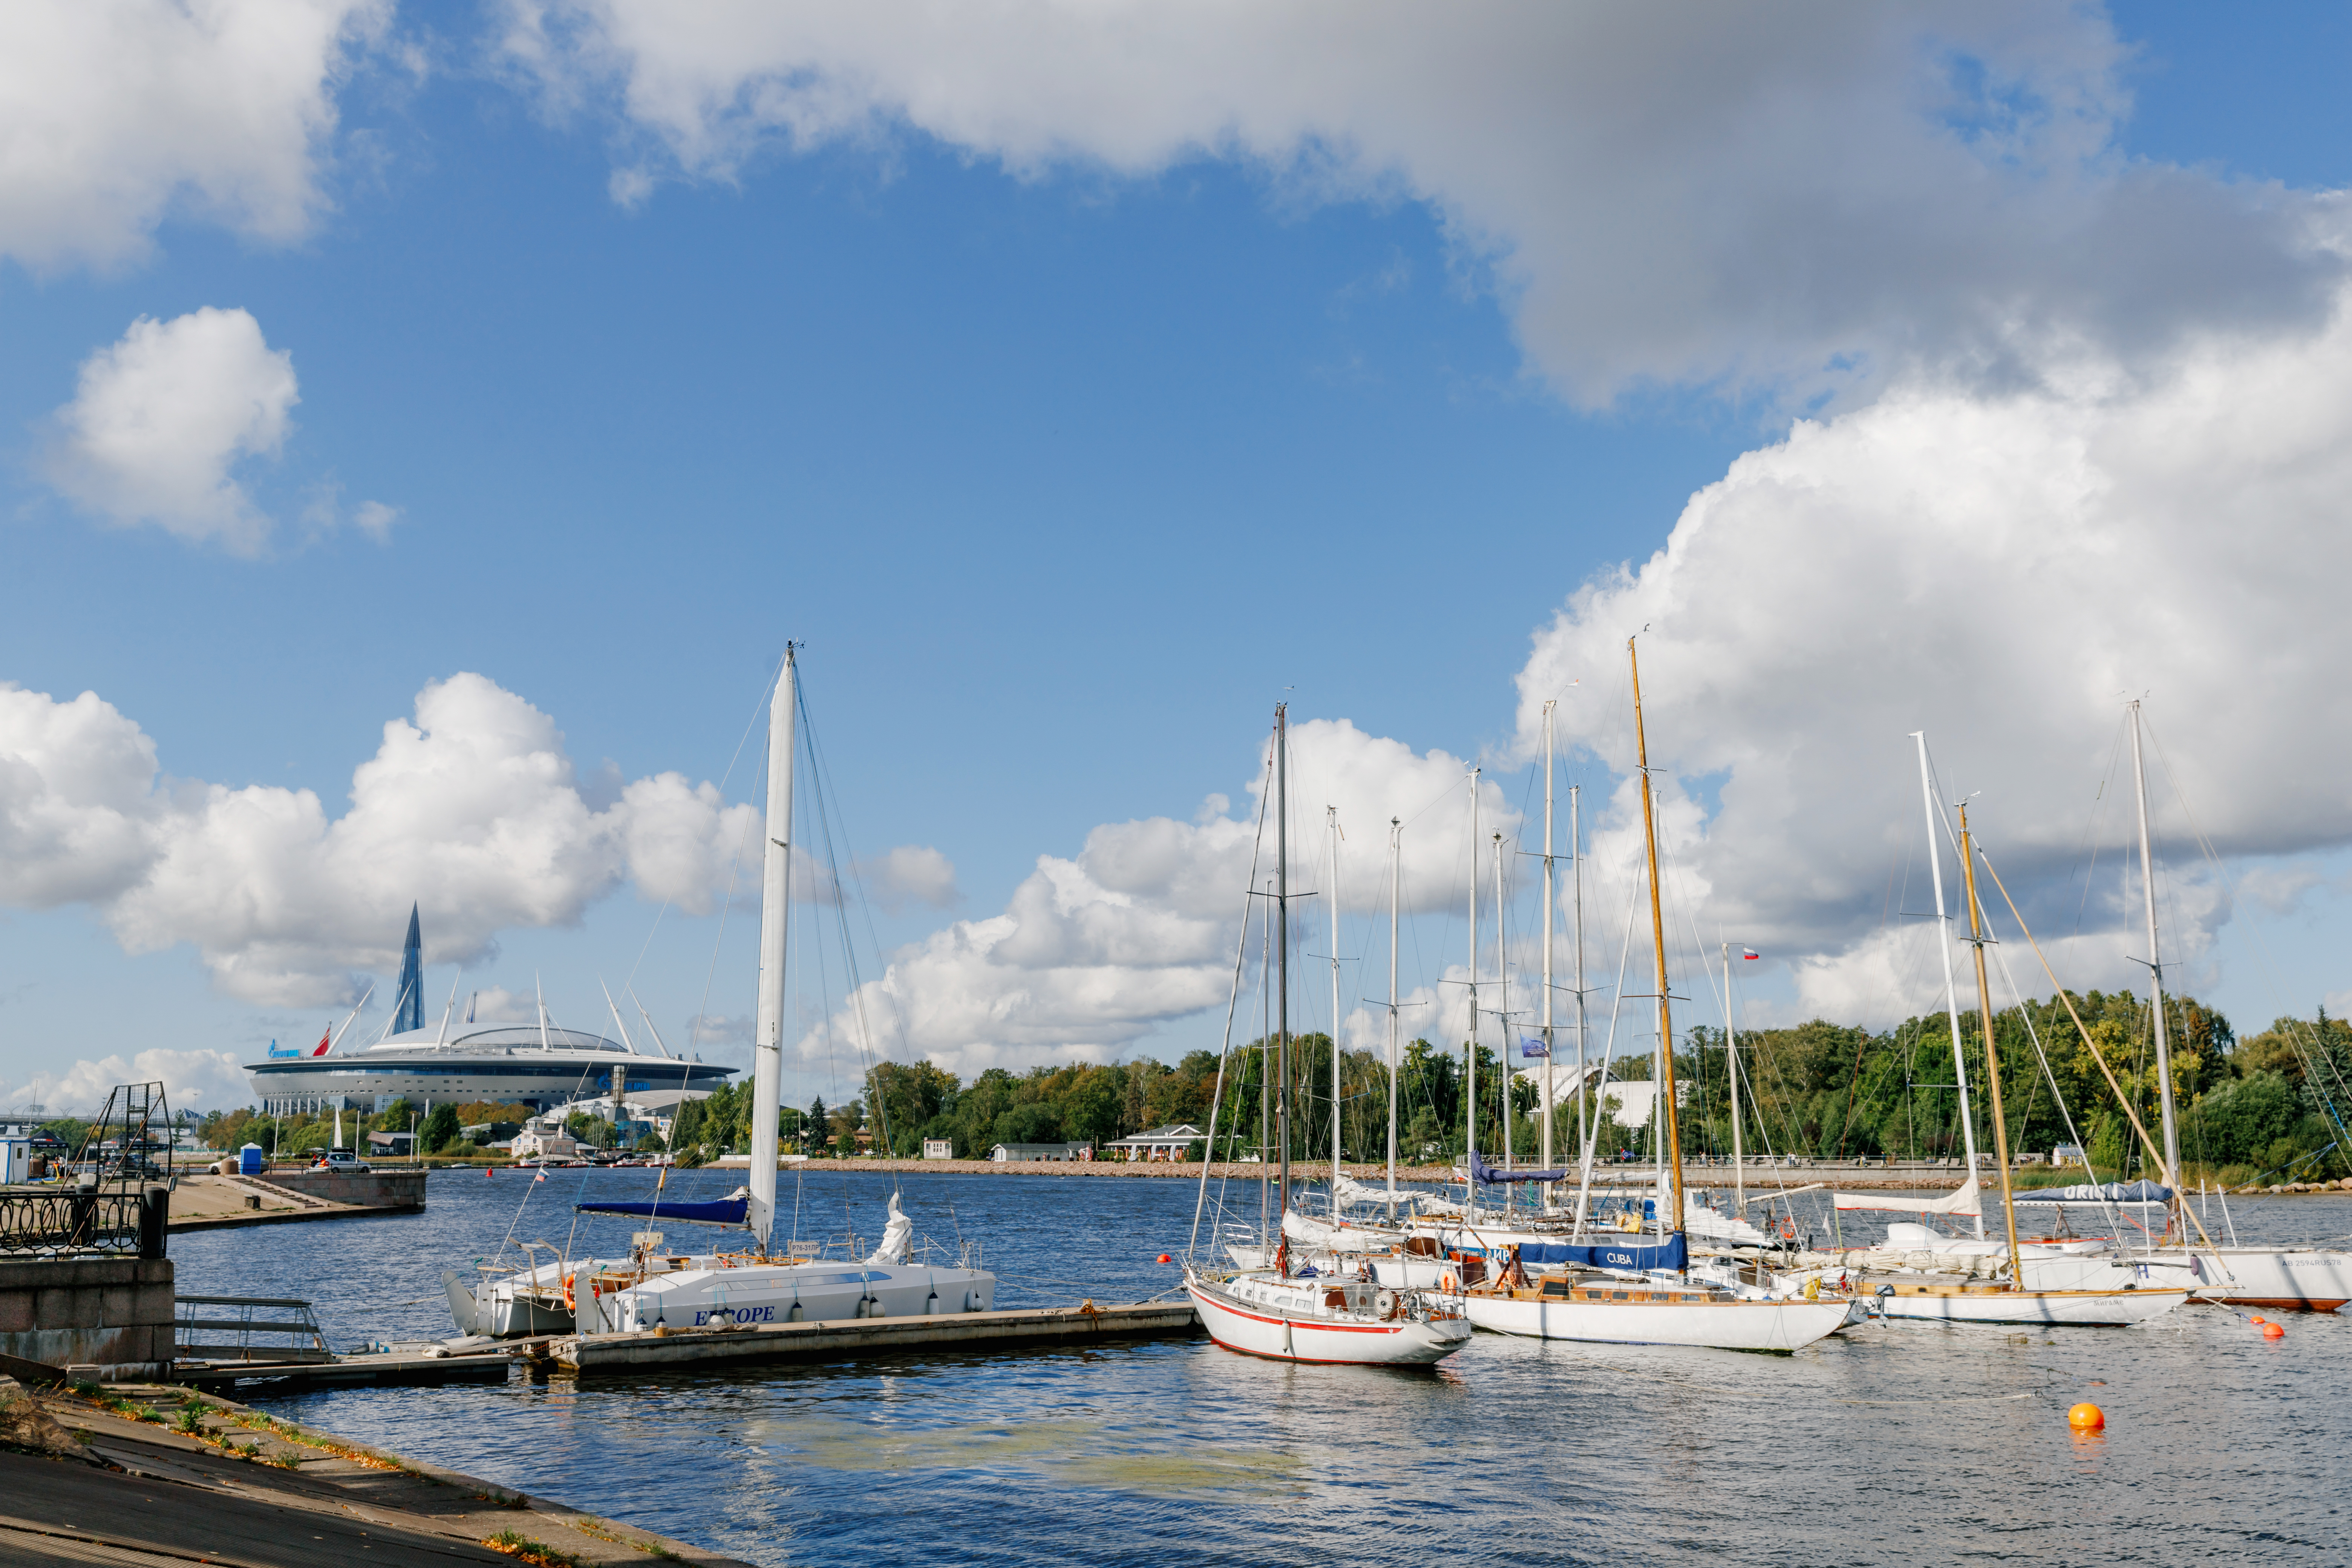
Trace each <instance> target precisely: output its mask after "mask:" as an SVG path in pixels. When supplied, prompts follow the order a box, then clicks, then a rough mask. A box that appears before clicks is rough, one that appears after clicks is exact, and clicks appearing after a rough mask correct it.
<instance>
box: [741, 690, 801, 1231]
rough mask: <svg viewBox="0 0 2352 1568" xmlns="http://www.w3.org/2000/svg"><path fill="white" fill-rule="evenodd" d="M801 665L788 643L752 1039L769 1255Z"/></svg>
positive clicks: (759, 1204) (776, 717) (776, 721)
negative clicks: (757, 1002) (757, 1004)
mask: <svg viewBox="0 0 2352 1568" xmlns="http://www.w3.org/2000/svg"><path fill="white" fill-rule="evenodd" d="M799 696H800V666H799V665H798V664H797V663H796V662H795V656H794V648H793V645H792V644H791V643H786V644H785V645H784V668H783V672H782V674H780V675H779V676H777V678H776V694H775V697H774V699H773V700H772V701H771V702H770V703H769V705H768V812H767V826H766V829H765V831H764V833H763V835H762V837H763V838H764V840H765V847H764V848H763V849H762V851H761V860H760V1013H759V1019H758V1023H757V1026H756V1027H755V1030H754V1032H753V1035H752V1037H751V1203H750V1205H748V1209H747V1213H746V1217H747V1218H748V1219H749V1220H750V1221H751V1235H752V1236H753V1237H754V1238H756V1239H757V1240H758V1242H759V1244H760V1254H761V1257H763V1258H764V1257H765V1256H767V1252H768V1234H769V1231H770V1230H771V1228H772V1226H774V1224H775V1218H776V1138H777V1131H778V1130H777V1125H776V1123H777V1116H776V1101H777V1100H778V1098H779V1097H780V1096H781V1095H782V1093H783V1089H784V1038H783V1029H784V928H785V924H786V921H787V920H788V919H789V917H790V916H791V914H792V876H793V718H794V715H795V713H796V712H797V710H798V709H797V704H798V700H799Z"/></svg>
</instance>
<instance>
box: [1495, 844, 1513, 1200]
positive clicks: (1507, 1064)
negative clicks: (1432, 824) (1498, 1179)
mask: <svg viewBox="0 0 2352 1568" xmlns="http://www.w3.org/2000/svg"><path fill="white" fill-rule="evenodd" d="M1495 1002H1496V1006H1495V1016H1496V1017H1497V1018H1499V1019H1501V1020H1502V1023H1503V1072H1502V1079H1503V1082H1502V1090H1503V1103H1502V1107H1501V1110H1500V1112H1499V1114H1498V1115H1497V1116H1496V1126H1498V1127H1500V1128H1501V1129H1502V1130H1503V1169H1505V1170H1506V1171H1507V1170H1509V1169H1510V1168H1511V1152H1512V1148H1513V1146H1514V1144H1515V1143H1516V1142H1517V1140H1516V1139H1514V1138H1513V1137H1512V1136H1511V950H1510V949H1509V948H1508V947H1507V945H1505V943H1504V942H1503V836H1502V835H1501V834H1499V833H1497V834H1496V835H1495ZM1503 1206H1504V1207H1505V1208H1506V1209H1507V1208H1509V1207H1510V1206H1511V1189H1510V1188H1508V1187H1505V1188H1504V1189H1503Z"/></svg>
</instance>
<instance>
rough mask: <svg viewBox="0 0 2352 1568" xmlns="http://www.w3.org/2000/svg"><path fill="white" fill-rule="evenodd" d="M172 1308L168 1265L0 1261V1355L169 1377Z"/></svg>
mask: <svg viewBox="0 0 2352 1568" xmlns="http://www.w3.org/2000/svg"><path fill="white" fill-rule="evenodd" d="M172 1301H173V1296H172V1264H171V1261H170V1260H169V1259H168V1258H126V1257H119V1256H117V1257H110V1256H106V1255H102V1254H100V1255H91V1256H87V1257H70V1258H8V1259H5V1260H0V1354H5V1355H9V1356H15V1357H19V1358H21V1359H23V1360H25V1361H28V1362H34V1363H47V1364H48V1365H51V1366H60V1367H62V1366H93V1367H97V1368H100V1372H99V1375H100V1377H105V1378H115V1377H137V1378H147V1377H161V1376H163V1375H165V1374H167V1373H170V1371H171V1370H172Z"/></svg>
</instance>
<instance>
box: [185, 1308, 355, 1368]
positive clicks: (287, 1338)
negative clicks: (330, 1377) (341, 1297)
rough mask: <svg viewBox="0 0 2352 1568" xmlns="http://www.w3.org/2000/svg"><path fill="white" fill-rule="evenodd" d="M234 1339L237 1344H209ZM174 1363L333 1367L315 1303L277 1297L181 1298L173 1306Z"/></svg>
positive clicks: (333, 1357) (332, 1358) (333, 1356)
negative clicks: (217, 1338) (214, 1337)
mask: <svg viewBox="0 0 2352 1568" xmlns="http://www.w3.org/2000/svg"><path fill="white" fill-rule="evenodd" d="M206 1334H233V1335H234V1336H235V1340H234V1342H211V1341H206V1340H205V1339H204V1338H203V1336H205V1335H206ZM172 1339H173V1346H172V1356H173V1360H174V1361H180V1362H202V1363H222V1362H242V1363H268V1364H271V1365H282V1364H284V1363H288V1362H329V1361H332V1360H334V1359H335V1355H334V1352H332V1351H330V1350H329V1349H328V1348H327V1334H326V1331H325V1330H323V1329H321V1328H320V1327H319V1319H318V1315H317V1314H316V1313H314V1312H312V1311H311V1310H310V1302H308V1301H298V1300H293V1299H292V1298H290V1297H278V1296H181V1297H178V1298H176V1299H175V1300H173V1322H172Z"/></svg>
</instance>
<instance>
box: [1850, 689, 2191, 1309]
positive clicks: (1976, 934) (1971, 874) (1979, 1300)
mask: <svg viewBox="0 0 2352 1568" xmlns="http://www.w3.org/2000/svg"><path fill="white" fill-rule="evenodd" d="M1914 739H1916V741H1917V742H1918V746H1919V786H1920V790H1921V793H1922V795H1923V796H1924V797H1925V800H1926V803H1927V852H1928V864H1929V866H1930V867H1931V868H1934V878H1935V888H1936V920H1937V931H1936V937H1937V942H1938V943H1939V944H1941V946H1942V949H1943V952H1944V955H1945V968H1944V975H1945V984H1946V991H1945V1006H1946V1009H1947V1011H1948V1013H1949V1015H1950V1016H1951V1020H1952V1044H1953V1061H1954V1064H1955V1066H1959V1065H1961V1064H1962V1058H1961V1056H1960V1053H1959V1048H1958V1047H1959V1013H1958V1003H1957V992H1956V990H1955V989H1954V988H1953V987H1952V983H1951V963H1950V955H1951V946H1950V936H1949V934H1948V932H1947V931H1945V930H1944V929H1943V921H1945V919H1946V918H1947V917H1946V916H1945V914H1944V905H1943V864H1942V856H1941V846H1940V845H1939V844H1938V843H1937V826H1939V824H1938V822H1937V813H1936V796H1935V790H1934V785H1933V783H1932V780H1931V775H1930V773H1929V772H1928V768H1927V735H1926V733H1925V732H1924V731H1922V732H1920V733H1918V734H1916V735H1915V736H1914ZM1959 817H1960V825H1959V851H1960V867H1961V897H1962V900H1963V901H1964V902H1965V903H1966V904H1967V906H1968V911H1969V934H1968V938H1967V941H1968V942H1969V947H1970V949H1971V950H1972V952H1974V955H1975V959H1976V979H1977V1009H1978V1014H1977V1016H1978V1020H1979V1025H1980V1026H1981V1029H1982V1032H1983V1036H1984V1053H1985V1093H1986V1095H1987V1097H1988V1099H1989V1100H1990V1102H1991V1104H1990V1110H1991V1112H1992V1131H1993V1159H1994V1163H1996V1164H1997V1165H1998V1166H1999V1167H2000V1207H2001V1215H2002V1218H2003V1219H2004V1220H2005V1221H2006V1222H2007V1225H2008V1236H2009V1247H2008V1255H2009V1278H2008V1279H2003V1280H1982V1281H1979V1280H1969V1279H1948V1278H1940V1277H1935V1276H1928V1275H1925V1274H1922V1273H1918V1272H1915V1271H1909V1270H1906V1271H1901V1272H1891V1273H1886V1274H1865V1275H1864V1279H1863V1289H1865V1290H1867V1291H1868V1292H1870V1293H1871V1294H1872V1295H1873V1296H1874V1297H1875V1298H1876V1305H1877V1308H1878V1310H1879V1312H1880V1313H1881V1315H1883V1316H1885V1317H1887V1318H1899V1319H1912V1320H1918V1321H1930V1322H1946V1323H2009V1324H2034V1325H2052V1326H2056V1325H2073V1326H2077V1327H2103V1328H2124V1327H2128V1326H2130V1325H2132V1324H2135V1323H2143V1322H2146V1321H2148V1320H2149V1319H2151V1318H2154V1317H2158V1316H2160V1315H2161V1314H2163V1313H2166V1312H2168V1311H2170V1310H2172V1309H2173V1308H2175V1307H2178V1306H2180V1305H2182V1304H2183V1303H2185V1302H2186V1301H2187V1300H2189V1292H2188V1291H2187V1290H2185V1289H2161V1288H2152V1289H2139V1288H2138V1283H2137V1279H2134V1280H2131V1281H2129V1282H2127V1283H2125V1284H2123V1285H2122V1286H2121V1287H2120V1288H2105V1289H2101V1288H2091V1289H2079V1288H2078V1289H2035V1288H2033V1284H2032V1281H2033V1277H2034V1276H2033V1273H2032V1271H2030V1270H2029V1269H2028V1268H2027V1267H2026V1262H2025V1258H2024V1253H2023V1248H2022V1247H2021V1246H2020V1244H2019V1241H2018V1237H2017V1205H2016V1201H2015V1196H2014V1194H2012V1192H2011V1184H2010V1163H2009V1121H2008V1118H2007V1116H2006V1115H2005V1114H2004V1113H2003V1111H2002V1109H2001V1097H2000V1053H1999V1052H1998V1051H1997V1050H1996V1049H1995V1048H1994V1039H1993V1027H1992V987H1991V984H1990V982H1989V981H1988V980H1987V978H1986V975H1985V955H1984V944H1985V940H1986V938H1985V931H1984V921H1983V911H1982V910H1981V908H1980V907H1979V904H1978V902H1977V878H1976V857H1975V852H1974V847H1973V841H1972V839H1971V838H1970V837H1969V808H1968V805H1967V804H1966V803H1965V802H1963V803H1962V804H1961V805H1960V807H1959ZM1958 1082H1959V1084H1960V1086H1961V1088H1960V1125H1961V1128H1962V1130H1963V1132H1964V1134H1965V1136H1964V1142H1965V1143H1966V1146H1967V1147H1968V1148H1969V1150H1970V1156H1969V1180H1968V1183H1967V1184H1966V1185H1965V1186H1963V1187H1962V1188H1961V1189H1960V1191H1959V1192H1958V1193H1956V1194H1952V1195H1951V1197H1950V1198H1948V1199H1946V1200H1943V1201H1944V1203H1945V1204H1947V1205H1949V1212H1952V1213H1962V1212H1966V1210H1973V1211H1974V1213H1975V1216H1976V1222H1977V1234H1978V1235H1979V1237H1982V1235H1983V1234H1984V1218H1983V1208H1982V1205H1980V1204H1979V1203H1977V1202H1976V1186H1977V1183H1976V1168H1975V1167H1976V1160H1975V1155H1974V1149H1975V1139H1974V1134H1973V1132H1972V1131H1969V1123H1970V1122H1971V1121H1972V1119H1973V1116H1974V1112H1973V1110H1972V1107H1971V1104H1970V1100H1969V1093H1968V1089H1967V1082H1968V1080H1967V1078H1966V1076H1965V1074H1963V1075H1962V1076H1961V1077H1960V1078H1959V1079H1958ZM1963 1201H1965V1205H1966V1209H1965V1210H1964V1208H1963V1206H1962V1202H1963ZM1839 1202H1840V1205H1841V1206H1853V1205H1850V1204H1849V1203H1848V1202H1847V1199H1846V1197H1845V1195H1844V1194H1841V1195H1840V1199H1839ZM2075 1267H2079V1265H2076V1266H2075ZM2045 1272H2046V1271H2045Z"/></svg>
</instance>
